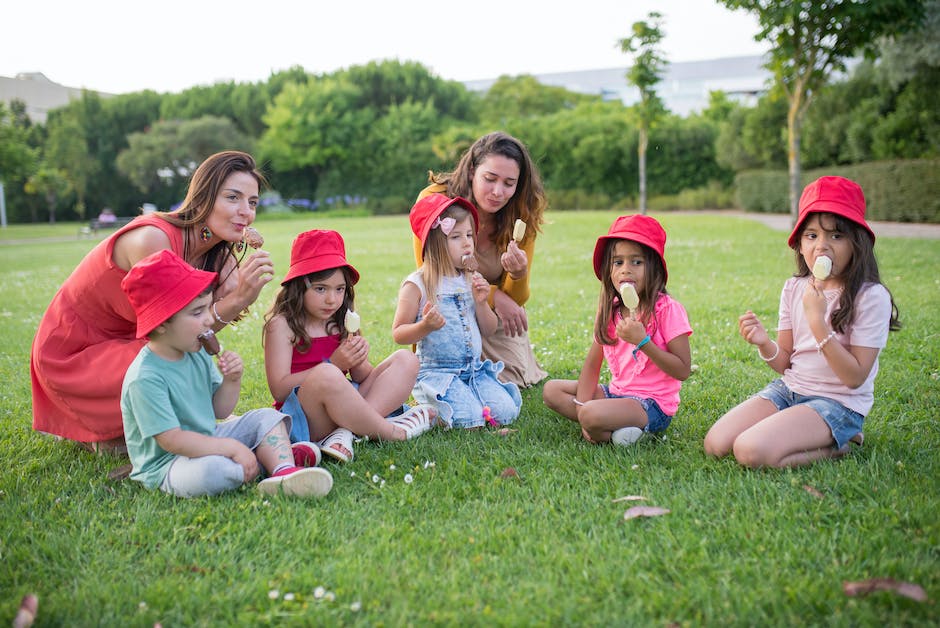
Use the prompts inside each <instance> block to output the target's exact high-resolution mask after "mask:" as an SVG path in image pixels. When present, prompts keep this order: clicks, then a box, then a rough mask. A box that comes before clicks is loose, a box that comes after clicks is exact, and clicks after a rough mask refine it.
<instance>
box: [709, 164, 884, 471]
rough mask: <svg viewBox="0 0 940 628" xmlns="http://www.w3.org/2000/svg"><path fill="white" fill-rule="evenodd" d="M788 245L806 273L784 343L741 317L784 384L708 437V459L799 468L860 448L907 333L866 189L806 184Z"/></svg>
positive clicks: (838, 182) (787, 302) (793, 288)
mask: <svg viewBox="0 0 940 628" xmlns="http://www.w3.org/2000/svg"><path fill="white" fill-rule="evenodd" d="M788 244H789V245H790V248H792V249H793V250H794V251H795V252H796V265H797V272H796V275H795V276H793V277H791V278H790V279H788V280H787V282H786V283H785V284H784V286H783V291H782V293H781V296H780V311H779V325H778V328H777V340H776V341H775V340H772V339H771V338H770V336H769V335H768V334H767V331H766V330H765V329H764V326H763V325H762V324H761V322H760V321H759V320H758V318H757V316H755V315H754V313H753V312H751V311H750V310H749V311H747V312H746V313H745V314H743V315H742V316H741V317H740V318H739V319H738V328H739V331H740V333H741V336H743V337H744V339H745V340H746V341H748V342H749V343H751V344H753V345H756V346H757V351H758V354H759V355H760V357H761V358H763V359H764V361H766V362H767V364H768V365H769V366H770V367H771V368H772V369H774V370H775V371H777V372H778V373H780V374H781V375H782V377H781V378H779V379H776V380H774V381H773V382H771V383H770V384H769V385H768V386H767V387H766V388H764V390H762V391H760V392H759V393H757V395H755V396H753V397H751V398H750V399H748V400H746V401H744V402H742V403H741V404H739V405H738V406H736V407H735V408H732V409H731V410H730V411H729V412H728V413H727V414H725V415H724V416H723V417H721V418H720V419H719V420H718V421H717V422H716V423H715V424H714V425H713V426H712V427H711V429H710V430H709V431H708V434H707V435H706V436H705V452H706V453H708V454H709V455H712V456H725V455H727V454H729V453H734V457H735V458H736V459H737V461H738V462H739V463H741V464H743V465H745V466H748V467H762V466H767V467H796V466H800V465H806V464H810V463H812V462H814V461H816V460H820V459H823V458H837V457H840V456H843V455H845V454H846V453H848V451H849V443H850V442H854V443H856V444H858V445H861V444H862V441H863V439H864V436H863V434H862V424H863V423H864V420H865V415H867V414H868V412H869V410H871V406H872V402H873V401H874V382H875V375H877V373H878V354H879V353H880V352H881V349H882V348H883V347H884V346H885V344H887V340H888V331H889V330H896V329H899V328H900V323H899V322H898V308H897V306H896V305H895V304H894V299H893V298H892V297H891V293H890V292H888V289H887V288H885V287H884V286H883V285H882V284H881V280H880V278H879V274H878V262H877V261H876V260H875V253H874V246H875V234H874V233H873V232H872V230H871V228H870V227H869V226H868V224H867V223H866V222H865V197H864V195H863V194H862V188H861V187H859V185H858V184H857V183H855V182H854V181H850V180H848V179H844V178H842V177H821V178H820V179H817V180H816V181H814V182H813V183H810V184H809V185H808V186H806V189H805V190H803V195H802V196H801V198H800V213H799V218H798V220H797V223H796V226H795V227H794V229H793V232H792V233H791V234H790V238H789V240H788ZM811 269H812V270H811Z"/></svg>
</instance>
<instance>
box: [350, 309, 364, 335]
mask: <svg viewBox="0 0 940 628" xmlns="http://www.w3.org/2000/svg"><path fill="white" fill-rule="evenodd" d="M360 322H361V319H360V318H359V315H358V314H356V313H355V312H353V311H352V310H346V331H348V332H349V333H351V334H354V333H356V332H357V331H359V327H360Z"/></svg>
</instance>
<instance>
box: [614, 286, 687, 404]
mask: <svg viewBox="0 0 940 628" xmlns="http://www.w3.org/2000/svg"><path fill="white" fill-rule="evenodd" d="M622 318H623V317H622V315H621V314H620V309H619V308H618V309H617V310H616V311H615V313H614V317H613V318H612V319H611V321H610V323H609V324H608V325H607V335H608V336H610V337H611V338H615V339H616V340H617V344H614V345H601V346H602V347H603V348H604V359H605V360H607V366H609V367H610V375H611V379H610V386H609V389H610V392H611V394H613V395H632V396H635V397H640V398H643V399H652V400H654V401H655V402H656V403H657V404H659V407H660V409H661V410H662V411H663V412H665V413H666V414H668V415H669V416H672V415H674V414H675V413H676V410H678V409H679V389H680V388H681V387H682V382H681V381H679V380H678V379H676V378H674V377H671V376H669V375H666V374H665V373H663V372H662V370H660V368H659V367H658V366H656V364H655V363H654V362H653V361H652V360H650V359H649V356H647V355H646V354H645V353H643V351H642V349H641V350H640V351H638V352H637V354H636V360H634V359H633V349H634V348H635V347H634V345H632V344H630V343H629V342H624V341H623V340H620V339H619V338H617V335H616V333H615V330H616V328H617V321H619V320H621V319H622ZM646 333H647V334H649V336H650V342H652V343H653V344H654V345H656V346H657V347H659V348H661V349H663V350H666V345H667V344H669V341H670V340H672V339H673V338H675V337H676V336H679V335H681V334H686V335H689V336H691V335H692V327H691V326H690V325H689V317H688V315H687V314H686V312H685V308H684V307H682V304H680V303H679V302H678V301H676V300H675V299H673V298H672V297H671V296H669V295H668V294H660V295H659V299H657V301H656V307H654V308H653V317H652V319H651V320H650V322H649V324H648V325H647V326H646Z"/></svg>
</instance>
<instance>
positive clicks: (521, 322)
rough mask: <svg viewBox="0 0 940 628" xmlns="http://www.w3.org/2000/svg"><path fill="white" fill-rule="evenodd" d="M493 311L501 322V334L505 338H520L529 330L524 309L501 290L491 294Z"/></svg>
mask: <svg viewBox="0 0 940 628" xmlns="http://www.w3.org/2000/svg"><path fill="white" fill-rule="evenodd" d="M493 309H494V310H495V311H496V315H497V316H498V317H499V320H501V321H502V322H503V333H504V334H506V335H507V336H521V335H522V334H524V333H525V332H527V331H528V330H529V318H528V316H526V313H525V308H524V307H522V306H521V305H519V304H518V303H516V302H515V301H513V300H512V297H510V296H509V295H508V294H506V293H505V292H503V291H502V290H497V291H496V292H494V293H493Z"/></svg>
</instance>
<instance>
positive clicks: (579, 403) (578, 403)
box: [571, 397, 584, 406]
mask: <svg viewBox="0 0 940 628" xmlns="http://www.w3.org/2000/svg"><path fill="white" fill-rule="evenodd" d="M571 400H572V401H573V402H574V405H576V406H583V405H584V402H583V401H578V398H577V397H572V398H571Z"/></svg>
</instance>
